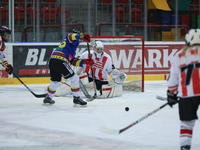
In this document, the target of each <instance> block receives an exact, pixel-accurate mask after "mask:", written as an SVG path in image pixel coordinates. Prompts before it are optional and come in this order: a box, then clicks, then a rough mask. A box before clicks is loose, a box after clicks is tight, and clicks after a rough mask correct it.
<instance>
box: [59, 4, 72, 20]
mask: <svg viewBox="0 0 200 150" xmlns="http://www.w3.org/2000/svg"><path fill="white" fill-rule="evenodd" d="M69 14H70V11H69V10H68V9H67V8H65V19H66V21H67V20H68V19H69ZM56 16H57V18H58V20H59V21H60V20H61V8H60V7H57V8H56Z"/></svg>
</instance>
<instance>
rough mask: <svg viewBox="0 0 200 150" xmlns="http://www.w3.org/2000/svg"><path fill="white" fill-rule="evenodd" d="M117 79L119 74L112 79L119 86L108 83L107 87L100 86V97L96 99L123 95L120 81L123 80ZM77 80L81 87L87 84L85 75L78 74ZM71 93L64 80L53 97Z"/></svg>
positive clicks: (67, 82) (66, 81) (67, 83)
mask: <svg viewBox="0 0 200 150" xmlns="http://www.w3.org/2000/svg"><path fill="white" fill-rule="evenodd" d="M118 77H119V74H118V75H116V76H115V77H114V78H115V81H117V82H119V83H121V85H117V84H114V83H112V82H110V83H109V84H107V85H103V86H102V95H100V96H98V97H97V98H99V99H101V98H111V97H117V96H121V95H122V94H123V90H122V81H123V80H121V79H118ZM79 78H80V80H81V81H82V83H83V85H88V84H89V81H88V76H87V73H82V74H80V75H79ZM111 78H112V77H111ZM124 79H125V78H124ZM124 81H125V80H124ZM124 81H123V82H124ZM71 93H72V92H71V88H70V80H67V79H66V80H64V81H62V82H61V84H60V85H59V87H58V88H57V91H56V93H55V96H57V97H61V96H66V95H69V94H71Z"/></svg>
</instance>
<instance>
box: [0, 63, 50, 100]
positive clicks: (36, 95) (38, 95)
mask: <svg viewBox="0 0 200 150" xmlns="http://www.w3.org/2000/svg"><path fill="white" fill-rule="evenodd" d="M0 62H1V63H2V64H3V66H4V67H5V68H8V67H7V66H6V64H5V63H4V62H3V61H2V60H1V59H0ZM13 75H14V76H15V77H16V78H17V79H18V80H19V81H20V82H21V83H22V84H23V85H24V86H25V87H26V88H27V89H28V90H29V92H31V93H32V94H33V95H34V96H35V97H36V98H41V97H46V95H47V94H35V93H34V92H33V91H32V90H31V89H29V87H28V86H27V85H26V84H25V83H24V82H23V81H22V80H21V79H20V78H19V77H18V76H17V75H16V74H15V73H14V72H13Z"/></svg>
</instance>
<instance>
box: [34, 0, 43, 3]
mask: <svg viewBox="0 0 200 150" xmlns="http://www.w3.org/2000/svg"><path fill="white" fill-rule="evenodd" d="M32 2H33V0H32ZM36 2H37V0H35V3H36ZM39 2H42V0H39Z"/></svg>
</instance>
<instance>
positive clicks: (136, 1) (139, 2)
mask: <svg viewBox="0 0 200 150" xmlns="http://www.w3.org/2000/svg"><path fill="white" fill-rule="evenodd" d="M133 4H139V5H140V4H143V0H133Z"/></svg>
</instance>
